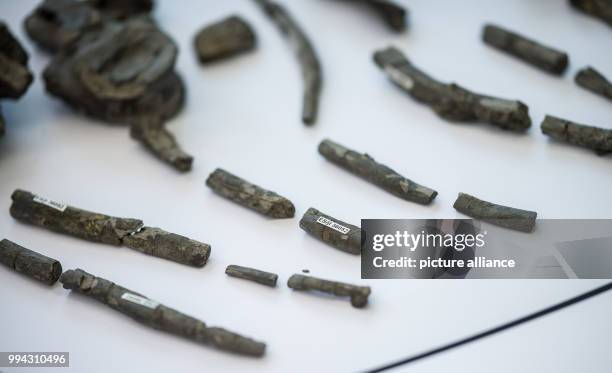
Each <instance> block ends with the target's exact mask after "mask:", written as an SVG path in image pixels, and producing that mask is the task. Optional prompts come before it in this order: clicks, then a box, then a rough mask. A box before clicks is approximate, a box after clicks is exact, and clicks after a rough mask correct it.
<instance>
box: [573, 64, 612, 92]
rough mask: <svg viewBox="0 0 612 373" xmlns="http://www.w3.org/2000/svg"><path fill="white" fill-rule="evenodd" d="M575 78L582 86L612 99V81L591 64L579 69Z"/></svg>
mask: <svg viewBox="0 0 612 373" xmlns="http://www.w3.org/2000/svg"><path fill="white" fill-rule="evenodd" d="M574 80H575V81H576V84H578V85H579V86H581V87H582V88H584V89H587V90H589V91H591V92H593V93H595V94H598V95H600V96H603V97H605V98H607V99H608V100H612V83H610V81H609V80H608V79H606V77H605V76H603V75H602V74H601V73H600V72H598V71H597V70H595V69H594V68H592V67H590V66H589V67H585V68H584V69H582V70H580V71H578V73H577V74H576V77H575V78H574Z"/></svg>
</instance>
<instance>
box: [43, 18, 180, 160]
mask: <svg viewBox="0 0 612 373" xmlns="http://www.w3.org/2000/svg"><path fill="white" fill-rule="evenodd" d="M176 55H177V47H176V45H175V44H174V42H173V41H172V40H171V39H170V38H169V37H168V36H167V35H165V34H164V33H163V32H161V31H160V30H159V28H158V27H157V26H156V25H155V23H154V22H153V21H152V20H150V19H148V18H146V17H137V18H132V19H130V20H128V21H125V22H115V21H108V22H105V23H104V25H103V27H101V28H100V29H99V30H97V31H91V32H87V33H85V34H83V35H82V36H81V37H80V38H79V39H78V41H76V42H75V43H73V44H72V45H71V47H70V48H65V49H63V50H62V51H61V52H60V53H58V55H57V56H56V57H55V58H54V59H53V60H52V61H51V63H50V64H49V66H48V67H47V68H46V69H45V71H44V79H45V84H46V89H47V91H48V92H49V93H51V94H52V95H54V96H57V97H59V98H61V99H63V100H64V101H65V102H66V103H67V104H69V105H70V106H72V107H74V108H75V109H76V110H79V111H82V112H84V113H85V114H87V115H89V116H91V117H94V118H97V119H101V120H103V121H106V122H110V123H120V124H129V125H131V126H132V127H135V128H134V129H133V130H132V137H133V138H135V139H136V140H139V141H141V142H142V143H143V144H144V145H145V146H146V147H147V148H148V149H149V150H151V151H152V152H153V153H155V154H156V155H157V156H158V157H159V158H161V159H163V160H165V161H166V162H167V163H169V164H171V165H173V166H174V167H175V168H177V169H178V170H180V171H187V170H189V169H190V168H191V162H192V158H191V157H190V156H189V155H187V154H185V153H184V152H183V151H182V150H181V149H180V148H179V146H178V145H177V144H176V141H175V140H174V138H173V136H172V135H170V134H169V133H168V132H167V131H166V130H165V128H163V125H164V122H165V121H166V120H168V119H170V118H172V117H173V116H175V115H176V114H177V113H178V112H179V110H180V109H181V108H182V106H183V101H184V87H183V83H182V81H181V79H180V78H179V77H178V75H177V74H176V72H175V71H174V65H175V61H176Z"/></svg>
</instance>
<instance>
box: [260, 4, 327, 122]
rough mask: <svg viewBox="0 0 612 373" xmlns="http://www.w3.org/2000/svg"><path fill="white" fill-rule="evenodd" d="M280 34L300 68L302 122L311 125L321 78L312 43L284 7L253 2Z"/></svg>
mask: <svg viewBox="0 0 612 373" xmlns="http://www.w3.org/2000/svg"><path fill="white" fill-rule="evenodd" d="M255 2H256V3H257V4H259V6H260V7H261V8H262V9H263V10H264V12H265V13H266V14H267V15H268V17H270V19H271V20H272V21H274V23H276V25H277V26H278V28H279V29H280V30H281V32H282V33H283V34H284V35H285V36H286V37H287V38H288V39H289V40H290V42H291V44H292V45H293V47H294V49H295V50H296V55H297V58H298V60H299V63H300V66H301V68H302V79H303V81H304V100H303V106H302V121H303V122H304V123H305V124H307V125H311V124H314V122H315V121H316V119H317V113H318V110H319V98H320V95H321V88H322V85H323V77H322V71H321V64H320V62H319V58H318V57H317V54H316V52H315V50H314V47H313V46H312V43H311V42H310V40H309V39H308V37H307V36H306V34H305V33H304V31H303V30H302V28H301V27H300V26H299V25H298V24H297V22H296V21H295V20H294V19H293V17H292V16H291V14H290V13H289V12H288V11H287V9H285V7H284V6H282V5H280V4H278V3H276V2H273V1H270V0H255Z"/></svg>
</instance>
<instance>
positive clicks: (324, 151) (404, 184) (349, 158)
mask: <svg viewBox="0 0 612 373" xmlns="http://www.w3.org/2000/svg"><path fill="white" fill-rule="evenodd" d="M319 153H320V154H321V155H322V156H323V157H325V158H326V159H327V160H328V161H330V162H332V163H334V164H336V165H338V166H340V167H342V168H344V169H345V170H348V171H349V172H351V173H353V174H355V175H357V176H360V177H361V178H363V179H365V180H368V181H369V182H371V183H373V184H375V185H378V186H379V187H381V188H382V189H384V190H386V191H388V192H389V193H391V194H393V195H395V196H397V197H399V198H401V199H405V200H407V201H412V202H416V203H420V204H423V205H427V204H430V203H431V201H433V199H434V198H436V196H437V195H438V192H436V191H435V190H432V189H429V188H427V187H424V186H422V185H419V184H417V183H415V182H414V181H412V180H410V179H406V178H405V177H403V176H402V175H400V174H398V173H397V172H395V171H393V170H392V169H390V168H389V167H387V166H385V165H382V164H380V163H377V162H376V161H375V160H374V158H372V157H370V156H369V155H368V154H361V153H357V152H356V151H354V150H351V149H348V148H345V147H344V146H342V145H340V144H337V143H335V142H333V141H331V140H323V141H321V143H320V144H319Z"/></svg>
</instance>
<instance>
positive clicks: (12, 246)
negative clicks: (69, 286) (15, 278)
mask: <svg viewBox="0 0 612 373" xmlns="http://www.w3.org/2000/svg"><path fill="white" fill-rule="evenodd" d="M0 263H2V264H4V265H5V266H7V267H9V268H11V269H14V270H15V271H17V272H20V273H23V274H24V275H26V276H28V277H31V278H33V279H35V280H38V281H40V282H42V283H44V284H47V285H53V284H55V282H56V281H57V280H58V279H59V277H60V275H61V274H62V265H61V263H60V262H59V261H57V260H55V259H53V258H49V257H48V256H44V255H42V254H39V253H37V252H35V251H32V250H29V249H26V248H25V247H22V246H19V245H17V244H16V243H14V242H11V241H9V240H6V239H4V240H2V241H0Z"/></svg>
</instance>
